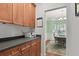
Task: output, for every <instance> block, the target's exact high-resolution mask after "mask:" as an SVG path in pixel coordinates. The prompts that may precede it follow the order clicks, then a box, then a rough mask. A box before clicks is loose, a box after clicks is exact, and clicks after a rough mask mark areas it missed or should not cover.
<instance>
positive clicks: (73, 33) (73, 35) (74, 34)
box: [67, 3, 79, 56]
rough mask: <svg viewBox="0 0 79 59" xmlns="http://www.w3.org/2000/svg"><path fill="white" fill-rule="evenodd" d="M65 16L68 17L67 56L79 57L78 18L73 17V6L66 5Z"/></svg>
mask: <svg viewBox="0 0 79 59" xmlns="http://www.w3.org/2000/svg"><path fill="white" fill-rule="evenodd" d="M67 10H68V11H67V16H68V24H69V25H68V26H69V27H68V32H69V36H68V38H69V39H68V41H67V42H69V45H70V46H69V47H67V48H68V51H69V55H75V56H79V52H78V50H79V46H78V45H79V16H78V17H76V16H75V4H74V3H73V4H68V7H67Z"/></svg>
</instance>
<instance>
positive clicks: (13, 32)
mask: <svg viewBox="0 0 79 59" xmlns="http://www.w3.org/2000/svg"><path fill="white" fill-rule="evenodd" d="M33 31H34V29H33V28H29V27H23V26H18V25H13V24H2V23H0V38H5V37H13V36H20V35H23V33H24V32H25V33H28V32H33Z"/></svg>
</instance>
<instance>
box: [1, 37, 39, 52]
mask: <svg viewBox="0 0 79 59" xmlns="http://www.w3.org/2000/svg"><path fill="white" fill-rule="evenodd" d="M36 38H39V37H35V38H20V39H15V40H10V41H4V42H0V51H3V50H5V49H8V48H11V47H14V46H17V45H20V44H22V43H25V42H28V41H31V40H34V39H36Z"/></svg>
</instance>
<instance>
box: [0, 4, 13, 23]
mask: <svg viewBox="0 0 79 59" xmlns="http://www.w3.org/2000/svg"><path fill="white" fill-rule="evenodd" d="M0 22H7V23H12V4H10V3H0Z"/></svg>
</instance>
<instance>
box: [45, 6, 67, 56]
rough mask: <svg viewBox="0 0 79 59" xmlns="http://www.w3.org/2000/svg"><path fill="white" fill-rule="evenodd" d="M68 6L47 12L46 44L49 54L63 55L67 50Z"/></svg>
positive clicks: (47, 53)
mask: <svg viewBox="0 0 79 59" xmlns="http://www.w3.org/2000/svg"><path fill="white" fill-rule="evenodd" d="M66 13H67V11H66V8H65V7H64V8H57V9H53V10H52V9H51V10H47V11H46V12H45V34H46V35H45V38H46V40H45V46H46V55H47V56H63V55H65V53H66V52H65V51H66V39H67V34H66V32H67V30H66V21H67V16H66Z"/></svg>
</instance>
